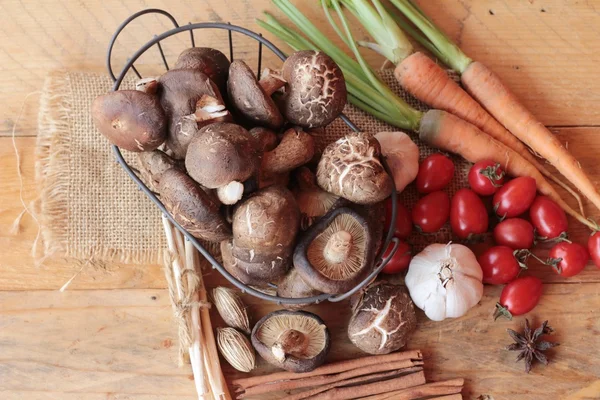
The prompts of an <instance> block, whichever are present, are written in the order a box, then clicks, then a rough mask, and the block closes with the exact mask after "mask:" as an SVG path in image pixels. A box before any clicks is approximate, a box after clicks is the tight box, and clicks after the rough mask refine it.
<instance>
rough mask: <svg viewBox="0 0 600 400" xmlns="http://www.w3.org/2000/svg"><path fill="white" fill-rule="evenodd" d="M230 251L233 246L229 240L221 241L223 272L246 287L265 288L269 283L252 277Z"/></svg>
mask: <svg viewBox="0 0 600 400" xmlns="http://www.w3.org/2000/svg"><path fill="white" fill-rule="evenodd" d="M232 251H233V244H232V241H231V239H227V240H223V241H222V242H221V257H222V258H223V267H224V268H225V270H226V271H227V272H229V273H230V274H231V275H233V276H234V277H235V278H236V279H237V280H238V281H240V282H242V283H244V284H246V285H252V286H256V287H259V288H264V287H267V285H268V284H269V283H270V281H269V280H264V279H261V278H257V277H254V276H252V275H251V274H250V270H249V269H248V270H247V269H246V265H245V264H244V263H243V262H241V261H239V260H238V259H237V258H235V257H234V256H233V254H232ZM284 273H285V272H284Z"/></svg>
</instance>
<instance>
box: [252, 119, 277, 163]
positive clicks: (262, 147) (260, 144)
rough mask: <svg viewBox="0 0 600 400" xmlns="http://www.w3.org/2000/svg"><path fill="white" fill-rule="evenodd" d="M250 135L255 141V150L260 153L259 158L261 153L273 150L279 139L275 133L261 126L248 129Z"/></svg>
mask: <svg viewBox="0 0 600 400" xmlns="http://www.w3.org/2000/svg"><path fill="white" fill-rule="evenodd" d="M250 135H252V137H253V138H254V140H255V141H256V143H257V149H258V151H259V152H260V153H261V157H262V153H264V152H266V151H271V150H273V149H274V148H275V147H277V144H278V143H279V139H278V138H277V134H275V132H273V131H272V130H270V129H267V128H263V127H261V126H257V127H255V128H252V129H250Z"/></svg>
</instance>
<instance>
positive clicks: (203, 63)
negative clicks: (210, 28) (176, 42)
mask: <svg viewBox="0 0 600 400" xmlns="http://www.w3.org/2000/svg"><path fill="white" fill-rule="evenodd" d="M186 68H190V69H197V70H199V71H200V72H203V73H204V74H206V75H207V76H208V77H209V78H210V79H211V80H212V81H213V82H214V83H215V84H216V85H217V86H218V87H219V89H220V90H224V89H225V88H226V85H227V76H228V75H229V60H228V59H227V56H226V55H225V54H223V53H221V52H220V51H219V50H217V49H213V48H210V47H192V48H190V49H187V50H184V51H183V52H182V53H181V54H180V55H179V57H178V58H177V62H176V63H175V67H173V69H186Z"/></svg>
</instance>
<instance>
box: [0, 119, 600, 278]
mask: <svg viewBox="0 0 600 400" xmlns="http://www.w3.org/2000/svg"><path fill="white" fill-rule="evenodd" d="M556 132H557V134H558V135H559V137H560V138H561V139H562V140H563V141H567V140H568V141H569V147H570V148H571V150H572V151H573V153H574V154H575V155H576V156H577V157H578V158H579V159H580V160H581V163H582V165H583V166H584V168H586V169H587V170H588V172H589V173H590V175H591V176H592V178H593V179H594V180H595V181H596V182H598V181H599V180H600V169H598V168H597V166H596V162H595V158H596V156H595V155H596V154H598V153H600V128H560V129H556ZM16 143H17V147H18V149H19V152H20V154H21V166H22V173H23V183H24V186H23V198H24V200H25V204H29V203H30V202H31V200H33V199H34V198H35V197H36V195H37V192H36V185H35V182H34V169H33V162H34V149H35V138H18V139H17V140H16ZM0 181H1V182H3V186H4V188H5V189H4V190H3V191H2V192H0V248H2V249H4V251H3V257H2V258H0V290H33V289H58V288H60V287H61V286H62V285H63V284H64V283H65V282H66V281H67V280H68V279H69V278H71V277H72V276H73V275H74V274H75V273H77V272H78V271H79V270H80V269H81V264H79V263H74V262H73V261H68V260H60V259H50V260H48V261H46V262H44V263H43V265H41V266H36V265H35V263H34V260H33V258H31V256H30V252H31V247H32V244H33V242H34V240H35V237H36V234H37V226H36V224H35V221H34V220H33V219H32V218H31V217H30V216H28V215H26V216H25V217H24V218H23V220H22V231H21V233H20V234H18V235H16V236H15V235H13V234H11V232H10V229H11V225H12V223H13V221H14V220H15V218H16V217H17V216H18V215H19V213H20V212H21V211H22V210H23V207H22V205H21V202H20V200H19V178H18V175H17V170H16V158H15V155H14V151H13V148H12V144H11V139H10V138H0ZM564 198H565V199H567V200H568V201H569V202H571V203H572V204H573V202H572V201H571V199H569V198H568V197H567V196H565V197H564ZM586 209H587V210H589V211H590V216H593V217H595V218H596V219H598V220H600V212H593V213H592V211H593V207H592V206H591V205H590V204H589V203H587V202H586ZM570 228H571V229H570V234H571V237H572V239H573V240H575V241H578V242H581V243H584V244H585V243H586V241H587V236H588V235H589V231H588V230H587V228H585V227H584V226H582V225H580V224H578V223H577V222H575V221H574V220H570ZM545 252H547V249H546V250H545V251H544V250H541V252H540V255H542V256H543V255H544V254H545ZM530 273H532V274H533V275H536V276H538V277H540V278H541V279H543V280H544V281H545V282H562V281H564V279H563V278H561V277H559V276H557V275H555V274H553V273H551V272H549V271H548V268H546V267H543V266H541V265H535V264H534V265H532V268H531V271H530ZM214 275H218V274H217V273H216V272H215V274H214ZM215 279H217V278H215ZM568 281H569V282H600V273H599V271H598V270H597V269H596V268H595V267H593V266H592V265H590V266H588V267H587V268H586V270H584V271H583V272H582V273H581V274H580V275H578V276H576V277H573V278H569V280H568ZM71 285H72V286H71V289H109V288H157V287H164V285H165V282H164V278H163V274H162V270H161V266H159V265H117V264H115V265H104V266H100V267H95V268H94V267H85V268H84V271H83V272H82V273H81V274H80V275H78V276H77V278H76V279H75V280H74V281H73V283H72V284H71Z"/></svg>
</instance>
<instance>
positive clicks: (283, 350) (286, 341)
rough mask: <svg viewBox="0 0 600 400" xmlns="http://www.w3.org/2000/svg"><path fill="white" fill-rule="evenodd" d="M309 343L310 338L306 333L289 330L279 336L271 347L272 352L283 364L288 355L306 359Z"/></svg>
mask: <svg viewBox="0 0 600 400" xmlns="http://www.w3.org/2000/svg"><path fill="white" fill-rule="evenodd" d="M308 342H309V339H308V336H307V335H305V334H304V333H302V332H300V331H297V330H295V329H287V330H285V331H283V332H282V333H281V335H279V337H278V338H277V341H276V342H275V343H274V344H273V346H272V347H271V352H272V353H273V356H274V357H275V358H276V359H277V361H279V362H283V361H284V360H285V358H286V356H288V355H290V356H293V357H297V358H303V357H306V352H307V350H308Z"/></svg>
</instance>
